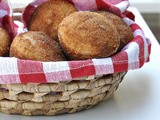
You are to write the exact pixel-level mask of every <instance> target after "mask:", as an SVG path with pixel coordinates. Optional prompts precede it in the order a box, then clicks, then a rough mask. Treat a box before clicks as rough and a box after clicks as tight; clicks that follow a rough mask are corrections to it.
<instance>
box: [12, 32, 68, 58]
mask: <svg viewBox="0 0 160 120" xmlns="http://www.w3.org/2000/svg"><path fill="white" fill-rule="evenodd" d="M10 56H14V57H17V58H20V59H25V60H36V61H63V60H65V58H64V55H63V53H62V50H61V47H60V45H59V43H58V42H56V41H54V40H53V39H52V38H50V37H49V36H48V35H46V34H44V33H42V32H33V31H29V32H26V33H22V34H20V35H18V36H16V37H15V38H14V40H13V42H12V44H11V48H10Z"/></svg>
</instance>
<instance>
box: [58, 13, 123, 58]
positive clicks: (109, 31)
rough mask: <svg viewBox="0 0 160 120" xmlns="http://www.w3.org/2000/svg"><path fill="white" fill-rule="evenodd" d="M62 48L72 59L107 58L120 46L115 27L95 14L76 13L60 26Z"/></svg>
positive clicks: (59, 33) (59, 34)
mask: <svg viewBox="0 0 160 120" xmlns="http://www.w3.org/2000/svg"><path fill="white" fill-rule="evenodd" d="M58 36H59V41H60V44H61V46H62V47H63V49H64V51H65V53H66V55H67V56H68V57H69V58H70V59H79V60H80V59H91V58H105V57H108V56H110V55H112V54H114V53H115V52H116V51H117V49H118V48H119V45H120V39H119V35H118V32H117V30H116V28H115V26H114V25H113V24H112V23H111V22H110V21H109V20H107V19H106V18H105V17H104V16H102V15H99V14H97V13H94V12H87V11H85V12H74V13H73V14H71V15H69V16H68V17H66V18H65V19H64V20H63V21H62V23H61V24H60V25H59V29H58Z"/></svg>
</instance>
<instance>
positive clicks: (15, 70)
mask: <svg viewBox="0 0 160 120" xmlns="http://www.w3.org/2000/svg"><path fill="white" fill-rule="evenodd" d="M45 1H47V0H36V1H34V2H33V3H30V4H29V5H28V6H27V7H26V9H25V10H24V12H23V23H24V28H20V27H19V28H18V27H17V26H16V29H15V30H17V31H18V32H17V31H16V33H17V34H18V33H20V32H24V31H26V27H25V26H26V25H27V24H28V22H29V19H30V16H31V14H32V12H33V11H34V10H35V8H36V7H37V6H38V5H40V4H42V3H43V2H45ZM69 1H70V2H72V3H73V4H74V5H75V6H76V8H77V9H78V10H101V9H105V10H108V11H111V12H113V13H115V14H117V15H119V16H120V17H122V19H123V20H124V21H125V22H126V23H127V25H128V26H130V27H131V29H132V32H133V35H134V39H133V40H132V41H131V42H130V43H129V44H127V45H126V46H125V47H124V48H123V50H122V51H121V52H119V53H117V54H116V55H114V56H112V57H109V58H102V59H89V60H80V61H61V62H39V61H31V60H20V59H17V58H4V57H1V58H0V63H1V64H0V84H11V83H49V82H59V81H68V80H71V79H74V78H79V77H84V76H92V75H103V74H113V73H118V72H124V71H128V70H133V69H138V68H141V67H142V66H143V65H144V63H145V62H147V61H148V60H149V54H150V48H151V44H150V41H149V40H148V39H146V38H145V36H144V33H143V31H142V29H141V28H140V27H139V26H138V25H137V24H136V23H135V22H134V21H133V18H134V15H133V14H132V13H131V12H129V11H126V9H127V7H128V6H129V2H128V1H127V0H69Z"/></svg>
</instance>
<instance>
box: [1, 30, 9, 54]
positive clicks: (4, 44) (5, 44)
mask: <svg viewBox="0 0 160 120" xmlns="http://www.w3.org/2000/svg"><path fill="white" fill-rule="evenodd" d="M10 44H11V41H10V37H9V35H8V33H7V31H6V30H5V29H3V28H0V56H5V55H7V54H8V53H9V47H10Z"/></svg>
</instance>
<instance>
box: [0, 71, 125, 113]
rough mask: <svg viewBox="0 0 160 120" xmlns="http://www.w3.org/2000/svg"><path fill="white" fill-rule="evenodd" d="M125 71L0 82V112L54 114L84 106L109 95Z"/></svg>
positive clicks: (83, 107) (86, 107) (70, 111)
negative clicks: (57, 79) (54, 80)
mask: <svg viewBox="0 0 160 120" xmlns="http://www.w3.org/2000/svg"><path fill="white" fill-rule="evenodd" d="M125 74H126V73H125V72H122V73H118V74H112V75H104V76H98V77H92V76H90V77H87V78H86V79H85V80H84V79H82V80H80V79H79V80H72V81H67V82H61V83H46V84H8V85H7V84H3V85H0V111H1V112H3V113H7V114H22V115H57V114H62V113H74V112H76V111H80V110H83V109H88V108H90V107H92V106H93V105H96V104H97V103H98V102H100V101H102V100H104V99H107V98H109V97H110V96H112V95H113V93H114V91H115V90H116V89H117V88H118V86H119V83H120V82H121V81H122V79H123V77H124V75H125Z"/></svg>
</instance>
